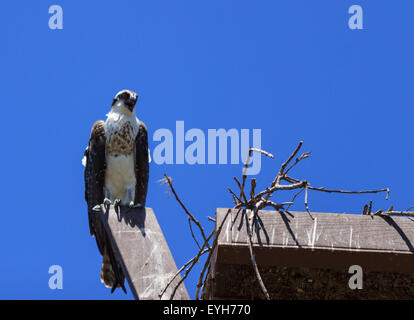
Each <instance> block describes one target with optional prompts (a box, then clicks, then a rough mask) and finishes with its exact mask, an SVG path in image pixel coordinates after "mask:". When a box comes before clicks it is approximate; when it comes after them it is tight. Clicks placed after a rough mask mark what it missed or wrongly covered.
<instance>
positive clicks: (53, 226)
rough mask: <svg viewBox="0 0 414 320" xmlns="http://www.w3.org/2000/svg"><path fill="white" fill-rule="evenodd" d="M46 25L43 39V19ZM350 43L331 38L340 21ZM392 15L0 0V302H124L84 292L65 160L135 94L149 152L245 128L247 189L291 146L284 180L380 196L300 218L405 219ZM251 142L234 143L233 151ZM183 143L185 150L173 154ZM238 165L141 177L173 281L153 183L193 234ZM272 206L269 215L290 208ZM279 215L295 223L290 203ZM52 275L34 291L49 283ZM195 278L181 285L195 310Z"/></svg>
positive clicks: (71, 175) (84, 263)
mask: <svg viewBox="0 0 414 320" xmlns="http://www.w3.org/2000/svg"><path fill="white" fill-rule="evenodd" d="M53 4H58V5H60V6H62V8H63V30H50V29H49V27H48V20H49V17H50V14H49V13H48V9H49V6H51V5H53ZM353 4H359V5H361V6H362V8H363V10H364V29H363V30H350V29H349V28H348V19H349V17H350V15H349V14H348V8H349V7H350V6H351V5H353ZM413 10H414V3H412V2H409V1H402V0H398V1H392V2H389V1H382V0H377V1H364V0H360V1H356V2H355V1H345V0H337V1H331V0H315V1H308V0H302V1H299V0H290V1H270V0H269V1H255V2H252V1H240V0H238V1H230V0H229V1H216V0H214V1H208V2H202V3H201V2H199V1H190V0H186V1H183V0H175V1H166V0H165V1H101V2H99V3H98V2H97V1H73V0H72V1H63V0H56V1H43V0H37V1H29V0H26V1H18V2H16V1H10V0H9V1H2V3H1V5H0V41H1V50H0V67H1V80H0V81H1V85H0V92H1V105H2V111H3V113H2V119H3V122H2V125H1V127H0V133H1V135H2V137H3V139H2V140H1V143H2V157H1V158H0V165H1V167H2V169H3V170H2V181H3V183H2V184H0V192H1V195H2V199H1V200H2V224H1V225H2V231H1V233H0V243H1V246H2V250H1V252H2V259H1V263H0V272H1V274H3V275H6V276H5V277H3V280H2V285H1V286H0V299H125V298H126V299H132V295H131V293H130V290H129V288H128V294H127V295H125V294H124V293H122V292H121V291H119V292H118V291H117V292H116V293H114V294H113V295H111V294H110V292H109V290H108V289H107V288H105V287H104V286H103V285H102V284H101V283H100V279H99V272H100V266H101V257H100V255H99V252H98V249H97V247H96V244H95V240H94V239H93V238H91V237H90V236H89V230H88V220H87V212H86V203H85V201H84V198H83V196H84V185H83V167H82V166H81V158H82V155H83V151H84V148H85V146H86V144H87V141H88V138H89V133H90V128H91V126H92V124H93V122H94V121H95V120H97V119H105V114H106V113H107V112H108V110H109V107H110V103H111V99H112V98H113V96H114V95H115V94H116V92H118V91H119V90H121V89H124V88H128V89H131V90H134V91H136V92H138V94H139V95H140V100H139V102H138V104H137V114H138V117H139V118H140V119H142V120H143V121H144V122H145V123H146V124H147V126H148V130H149V145H150V149H151V150H153V149H154V148H155V147H156V145H157V144H158V143H159V142H157V141H153V133H154V132H155V131H156V130H157V129H160V128H167V129H169V130H171V131H172V132H173V133H174V132H175V124H176V121H179V120H182V121H184V122H185V130H188V129H191V128H199V129H201V130H202V131H203V132H205V133H206V134H207V130H208V129H219V128H224V129H226V130H228V129H230V128H236V129H237V130H241V129H250V130H252V129H261V130H262V131H261V144H262V147H263V148H264V149H265V150H267V151H269V152H272V153H273V154H275V156H276V157H275V159H273V160H271V159H265V158H262V163H261V164H262V165H261V172H260V174H259V175H257V176H256V178H257V180H258V187H264V186H266V185H267V184H268V183H269V182H270V181H272V179H273V177H274V174H275V172H276V171H277V169H278V168H279V166H280V164H281V162H283V161H284V160H285V159H286V158H287V157H288V156H289V154H290V153H291V151H292V150H293V148H294V147H295V146H296V145H297V143H298V142H299V141H300V140H303V141H304V147H303V151H312V156H311V157H310V158H309V159H307V160H306V161H304V162H303V163H302V164H301V165H300V166H299V167H298V168H297V169H296V170H295V171H294V176H295V177H298V178H303V179H307V180H308V181H310V183H311V184H312V185H314V186H325V187H327V188H342V189H373V188H382V187H389V188H390V189H391V194H390V199H389V200H388V201H386V200H385V196H384V195H363V196H347V195H329V194H318V193H315V192H311V193H310V194H309V204H310V207H311V210H313V211H319V212H349V213H358V212H361V210H362V208H363V206H364V204H365V203H367V202H369V200H371V199H372V200H374V208H375V209H378V208H388V207H389V206H390V205H391V204H393V205H394V206H395V209H398V210H403V209H406V208H408V207H410V206H412V205H414V196H413V195H414V194H413V188H412V184H411V181H413V180H414V171H413V170H412V164H413V161H414V148H413V143H412V137H413V134H412V132H413V130H412V127H413V121H412V119H413V117H414V111H413V100H414V99H413V95H412V75H413V74H414V63H413V59H412V57H413V56H414V52H413V51H414V45H413V42H412V39H411V38H412V30H413V28H414V21H413V19H412V12H413ZM250 137H251V136H250ZM188 144H189V143H186V146H187V145H188ZM241 170H242V165H241V164H239V165H231V164H227V165H218V164H217V165H212V164H211V165H189V164H172V165H159V164H156V163H154V162H152V163H151V165H150V182H149V190H148V198H147V205H148V206H149V207H152V208H153V209H154V211H155V213H156V215H157V218H158V220H159V223H160V226H161V228H162V230H163V232H164V234H165V237H166V239H167V241H168V244H169V246H170V249H171V251H172V254H173V256H174V259H175V261H176V263H177V265H178V266H181V265H182V264H183V263H185V262H186V261H188V260H189V259H190V258H191V257H192V256H193V255H194V254H195V253H196V246H195V245H194V244H193V242H192V238H191V235H190V233H189V230H188V227H187V220H186V216H185V214H184V213H183V212H182V210H181V209H180V207H179V206H178V204H177V203H176V201H175V200H174V199H173V198H172V197H168V194H167V193H166V191H167V188H166V186H162V185H160V184H159V183H158V182H157V180H159V179H161V178H162V177H163V174H164V173H166V174H167V175H169V176H171V177H172V178H173V180H174V185H175V188H176V190H177V192H178V193H179V195H180V196H181V198H182V200H183V201H184V202H185V203H186V204H187V206H188V208H189V209H190V211H191V212H192V213H193V214H194V215H195V216H196V217H197V218H198V219H199V220H200V222H202V223H203V224H204V225H205V226H206V229H207V230H208V231H209V230H211V228H212V223H211V222H209V221H207V216H208V215H210V216H214V211H215V208H217V207H230V206H232V199H231V197H230V195H229V194H228V192H227V187H228V186H230V187H234V182H233V176H240V175H241ZM289 199H290V196H289V194H287V195H286V198H283V199H282V198H280V199H279V200H285V201H287V200H289ZM294 209H296V210H298V211H302V210H304V207H303V199H298V200H297V202H296V205H295V207H294ZM55 264H57V265H60V266H62V268H63V289H62V290H50V289H49V287H48V280H49V277H50V275H49V274H48V269H49V267H50V266H51V265H55ZM201 266H202V263H200V264H199V266H197V268H196V269H195V270H194V271H193V273H192V274H191V275H190V276H189V278H188V279H187V281H186V282H185V283H186V286H187V288H188V290H189V292H190V295H191V296H192V297H194V294H195V286H196V281H197V280H198V274H199V272H200V270H201Z"/></svg>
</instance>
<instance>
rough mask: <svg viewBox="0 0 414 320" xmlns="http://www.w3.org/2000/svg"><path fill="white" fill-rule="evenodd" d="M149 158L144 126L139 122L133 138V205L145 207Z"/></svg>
mask: <svg viewBox="0 0 414 320" xmlns="http://www.w3.org/2000/svg"><path fill="white" fill-rule="evenodd" d="M148 162H149V157H148V134H147V127H146V126H145V124H144V123H143V122H142V121H140V122H139V130H138V134H137V137H136V138H135V177H136V179H137V184H136V187H135V200H134V203H135V204H137V203H140V204H142V205H143V206H144V207H145V202H146V199H147V189H148V177H149V163H148Z"/></svg>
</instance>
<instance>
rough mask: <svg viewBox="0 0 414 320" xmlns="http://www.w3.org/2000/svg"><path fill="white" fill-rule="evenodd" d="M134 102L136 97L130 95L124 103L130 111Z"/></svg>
mask: <svg viewBox="0 0 414 320" xmlns="http://www.w3.org/2000/svg"><path fill="white" fill-rule="evenodd" d="M136 102H137V98H136V97H131V98H129V99H127V100H125V104H126V105H127V108H128V110H129V111H131V112H132V110H134V106H135V103H136Z"/></svg>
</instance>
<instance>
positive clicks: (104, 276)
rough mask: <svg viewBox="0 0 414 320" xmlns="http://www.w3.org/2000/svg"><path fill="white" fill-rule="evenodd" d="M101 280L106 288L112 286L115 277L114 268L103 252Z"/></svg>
mask: <svg viewBox="0 0 414 320" xmlns="http://www.w3.org/2000/svg"><path fill="white" fill-rule="evenodd" d="M101 281H102V283H103V284H104V285H105V287H107V288H112V287H113V286H114V284H115V281H116V278H115V273H114V270H113V269H112V265H111V260H110V259H109V256H108V254H107V253H106V252H105V254H104V256H103V261H102V269H101Z"/></svg>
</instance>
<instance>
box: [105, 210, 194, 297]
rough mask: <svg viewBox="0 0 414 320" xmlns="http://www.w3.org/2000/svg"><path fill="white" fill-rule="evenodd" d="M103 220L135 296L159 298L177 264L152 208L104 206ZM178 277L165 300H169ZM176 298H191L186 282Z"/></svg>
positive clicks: (178, 278) (179, 289)
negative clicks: (107, 207)
mask: <svg viewBox="0 0 414 320" xmlns="http://www.w3.org/2000/svg"><path fill="white" fill-rule="evenodd" d="M97 214H101V215H102V220H103V222H104V225H105V229H106V232H107V233H108V235H109V238H110V239H111V242H112V245H113V247H114V249H115V253H116V254H117V256H118V258H119V260H120V261H121V265H122V268H123V271H124V274H125V277H126V279H127V281H128V284H129V287H130V289H131V291H132V293H133V295H134V297H135V299H141V300H158V299H160V297H159V294H160V293H161V291H162V290H163V289H164V287H165V285H166V284H167V282H168V281H169V280H170V279H171V278H172V277H173V276H174V275H175V274H176V272H177V267H176V265H175V262H174V259H173V257H172V255H171V252H170V250H169V248H168V245H167V242H166V241H165V238H164V235H163V233H162V231H161V228H160V226H159V224H158V221H157V219H156V217H155V214H154V211H153V210H152V209H151V208H140V209H138V208H132V209H129V208H125V207H117V208H116V209H115V208H114V207H113V206H111V207H110V208H109V209H108V210H105V209H103V208H102V210H101V213H99V212H98V213H97ZM180 279H181V278H180V276H178V277H177V278H176V279H175V280H174V282H173V283H172V284H171V286H170V287H169V288H168V289H167V290H166V292H165V293H164V295H163V296H162V299H169V298H170V295H171V292H172V289H173V288H174V287H175V285H176V284H177V282H178V281H179V280H180ZM174 299H179V300H187V299H189V296H188V293H187V289H186V288H185V285H184V283H182V284H181V285H180V287H179V288H178V290H177V292H176V294H175V297H174Z"/></svg>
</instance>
